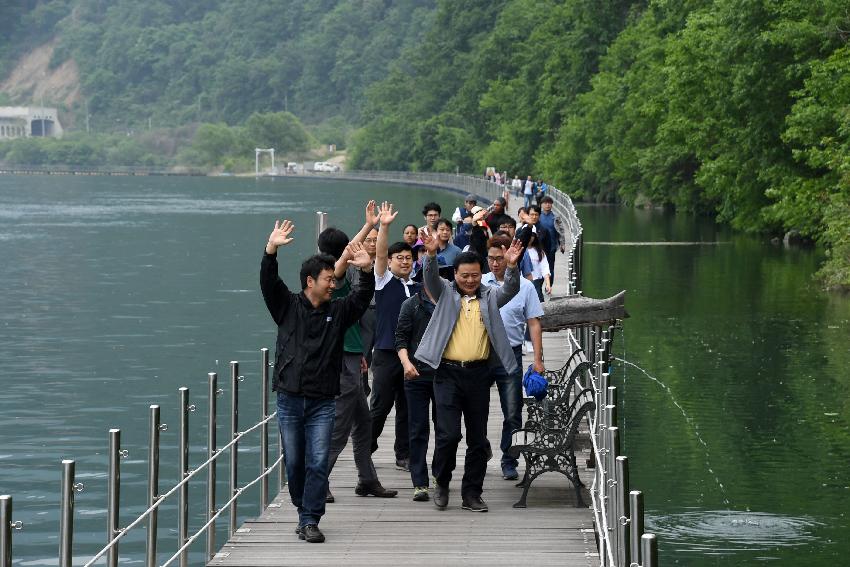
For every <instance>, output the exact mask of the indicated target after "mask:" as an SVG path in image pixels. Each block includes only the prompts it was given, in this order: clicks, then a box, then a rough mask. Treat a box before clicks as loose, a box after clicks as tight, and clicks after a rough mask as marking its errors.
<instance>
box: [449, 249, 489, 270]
mask: <svg viewBox="0 0 850 567" xmlns="http://www.w3.org/2000/svg"><path fill="white" fill-rule="evenodd" d="M461 264H478V267H479V268H481V269H482V270H483V269H484V261H483V260H482V259H481V256H479V255H478V252H473V251H472V250H467V251H466V252H461V253H460V254H458V255H457V256H456V257H455V261H454V264H453V266H454V268H455V271H457V269H458V267H460V265H461Z"/></svg>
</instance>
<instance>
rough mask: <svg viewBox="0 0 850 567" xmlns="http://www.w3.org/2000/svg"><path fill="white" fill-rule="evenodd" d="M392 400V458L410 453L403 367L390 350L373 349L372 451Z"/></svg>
mask: <svg viewBox="0 0 850 567" xmlns="http://www.w3.org/2000/svg"><path fill="white" fill-rule="evenodd" d="M393 404H395V445H394V447H393V448H394V450H395V458H396V459H399V460H401V459H407V458H408V457H409V456H410V439H409V437H408V431H407V398H405V396H404V368H402V366H401V361H400V360H399V359H398V354H396V352H395V351H394V350H383V349H375V351H374V352H373V353H372V398H371V400H370V406H371V410H370V413H371V414H372V452H373V453H374V452H375V451H377V450H378V437H380V436H381V432H382V431H383V430H384V423H386V421H387V416H388V415H389V414H390V410H391V409H393Z"/></svg>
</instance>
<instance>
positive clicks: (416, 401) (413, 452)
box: [404, 372, 437, 488]
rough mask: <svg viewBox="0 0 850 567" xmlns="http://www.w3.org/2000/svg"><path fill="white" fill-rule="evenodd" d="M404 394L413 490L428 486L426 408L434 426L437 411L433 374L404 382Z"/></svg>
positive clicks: (428, 422) (429, 429) (428, 425)
mask: <svg viewBox="0 0 850 567" xmlns="http://www.w3.org/2000/svg"><path fill="white" fill-rule="evenodd" d="M404 394H405V396H407V423H408V429H409V430H410V479H411V480H412V481H413V486H414V488H415V487H417V486H428V484H429V482H428V481H429V478H428V439H429V437H430V436H431V422H430V420H429V419H428V408H429V407H431V408H433V409H432V412H433V415H434V419H435V425H436V410H437V405H436V402H435V401H434V373H433V372H431V373H428V374H425V373H423V374H421V375H420V376H419V377H417V378H414V379H413V380H405V381H404ZM432 468H433V467H432Z"/></svg>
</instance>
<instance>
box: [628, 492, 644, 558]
mask: <svg viewBox="0 0 850 567" xmlns="http://www.w3.org/2000/svg"><path fill="white" fill-rule="evenodd" d="M641 535H643V493H642V492H641V491H640V490H632V491H631V492H629V550H630V551H631V563H629V567H640V536H641Z"/></svg>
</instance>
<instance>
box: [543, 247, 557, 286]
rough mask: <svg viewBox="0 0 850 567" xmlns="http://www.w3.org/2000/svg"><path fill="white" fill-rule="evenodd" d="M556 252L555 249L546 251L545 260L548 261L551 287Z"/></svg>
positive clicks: (553, 279)
mask: <svg viewBox="0 0 850 567" xmlns="http://www.w3.org/2000/svg"><path fill="white" fill-rule="evenodd" d="M557 252H558V249H557V248H553V249H552V250H547V251H546V259H547V260H549V285H552V286H554V285H555V254H556V253H557Z"/></svg>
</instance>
